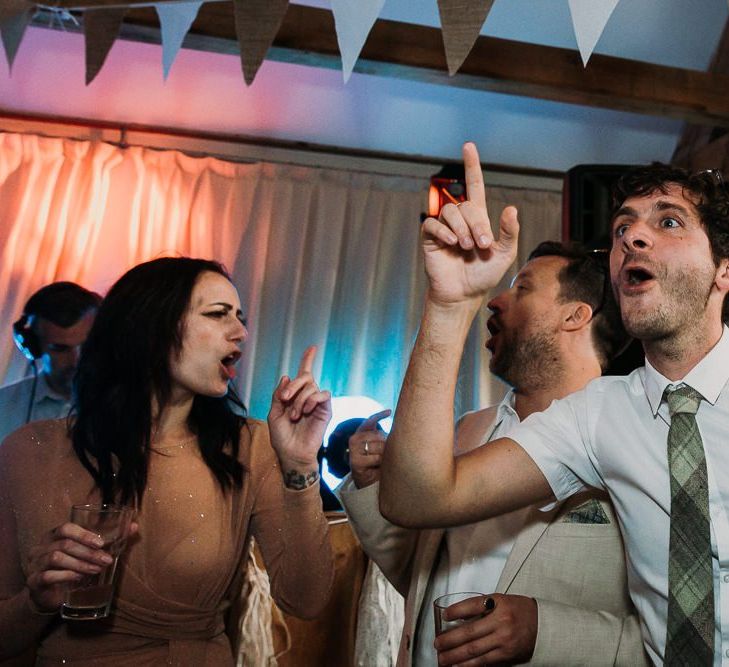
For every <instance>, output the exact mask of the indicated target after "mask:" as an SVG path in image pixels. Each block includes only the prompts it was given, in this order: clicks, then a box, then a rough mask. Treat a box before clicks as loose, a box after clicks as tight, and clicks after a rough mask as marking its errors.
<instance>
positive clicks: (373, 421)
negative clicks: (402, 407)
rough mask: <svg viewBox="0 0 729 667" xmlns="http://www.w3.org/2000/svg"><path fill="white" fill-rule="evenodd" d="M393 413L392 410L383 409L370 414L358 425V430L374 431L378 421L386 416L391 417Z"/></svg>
mask: <svg viewBox="0 0 729 667" xmlns="http://www.w3.org/2000/svg"><path fill="white" fill-rule="evenodd" d="M391 413H392V410H381V411H380V412H375V414H373V415H370V416H369V417H367V419H365V420H364V421H363V422H362V423H361V424H360V425H359V426H358V427H357V432H359V431H373V430H374V429H375V427H376V426H377V422H378V421H380V420H381V419H384V418H385V417H389V416H390V414H391Z"/></svg>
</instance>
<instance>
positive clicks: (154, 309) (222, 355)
mask: <svg viewBox="0 0 729 667" xmlns="http://www.w3.org/2000/svg"><path fill="white" fill-rule="evenodd" d="M246 335H247V331H246V328H245V325H244V322H243V320H242V318H241V310H240V301H239V298H238V294H237V292H236V290H235V288H234V287H233V285H232V284H231V282H230V280H229V278H228V276H227V274H226V273H225V271H224V269H223V268H222V267H221V266H220V265H219V264H217V263H215V262H211V261H206V260H198V259H190V258H163V259H157V260H153V261H151V262H146V263H144V264H140V265H139V266H137V267H135V268H133V269H131V270H130V271H128V272H127V273H126V274H125V275H124V276H122V278H121V279H120V280H119V281H118V282H117V283H116V284H115V285H114V286H113V287H112V288H111V290H110V292H109V294H108V295H107V297H106V299H105V300H104V302H103V304H102V306H101V308H100V309H99V313H98V315H97V317H96V321H95V323H94V326H93V328H92V330H91V333H90V335H89V338H88V340H87V342H86V344H85V346H84V348H83V351H82V355H81V360H80V362H79V368H78V372H77V376H76V382H75V396H76V401H75V412H74V413H73V415H72V417H71V418H70V419H69V420H68V422H67V421H66V420H56V421H44V422H35V423H31V424H29V425H27V426H25V427H23V428H22V429H19V430H18V431H15V432H14V433H13V434H11V435H10V436H8V438H7V439H6V440H5V441H4V442H3V443H2V445H1V446H0V663H1V662H2V661H3V660H11V661H12V660H14V661H15V664H23V660H26V661H27V660H28V658H27V656H28V655H29V654H30V653H32V652H33V651H35V652H36V655H37V658H36V664H39V665H105V666H121V665H134V666H135V667H142V666H144V665H180V666H182V665H189V666H191V667H192V666H194V667H213V666H215V667H219V666H226V665H233V664H234V662H235V660H234V657H233V651H232V648H231V643H230V641H229V639H228V634H226V621H227V620H229V619H228V616H229V614H228V612H229V610H230V608H231V606H236V605H238V603H239V598H240V596H241V588H242V575H243V565H244V563H245V559H246V556H247V552H248V545H249V541H250V538H251V536H253V537H255V538H256V541H257V542H258V544H259V547H260V550H261V552H262V554H263V557H264V560H265V564H266V569H267V571H268V574H269V577H270V579H271V593H272V595H273V597H274V599H275V600H276V602H277V603H278V604H279V606H280V607H281V608H283V609H284V610H285V611H287V612H289V613H292V614H295V615H299V616H302V617H312V616H314V615H316V614H317V613H318V611H319V610H320V609H321V608H322V607H323V605H324V604H325V602H326V599H327V596H328V592H329V589H330V586H331V581H332V576H333V565H332V558H331V552H330V548H329V543H328V539H327V524H326V519H325V517H324V515H323V513H322V510H321V501H320V499H319V491H318V484H317V482H318V473H317V460H316V453H317V450H318V448H319V446H320V444H321V441H322V436H323V433H324V429H325V427H326V424H327V422H328V420H329V418H330V416H331V408H330V401H329V394H328V392H323V391H320V390H319V388H318V387H317V385H316V383H315V382H314V380H313V377H312V374H311V368H312V364H313V358H314V354H315V350H314V348H310V349H308V350H307V351H306V352H305V353H304V356H303V358H302V361H301V365H300V367H299V371H298V374H297V375H296V377H294V378H289V377H287V376H284V377H283V378H281V381H280V383H279V385H278V386H277V387H276V389H275V391H274V393H273V397H272V402H271V410H270V412H269V415H268V424H266V423H264V422H260V421H257V420H254V419H249V418H245V417H243V416H241V415H242V414H243V412H242V411H241V409H240V408H242V406H241V404H240V401H238V400H237V398H236V396H235V393H234V391H233V389H232V387H231V383H230V380H231V379H232V378H233V377H234V376H235V371H234V368H233V366H234V364H235V362H236V361H237V360H238V358H239V356H240V351H239V347H240V345H241V343H243V341H244V340H245V338H246ZM102 501H103V502H112V501H113V502H117V503H122V504H126V505H132V506H134V507H135V508H136V520H135V523H134V524H133V526H132V532H133V535H132V537H130V539H129V543H128V546H127V549H126V552H125V554H124V556H123V558H122V561H121V565H120V576H119V579H118V582H117V591H116V596H115V600H114V606H113V609H112V614H111V615H110V616H109V617H108V618H106V619H103V620H95V621H66V620H63V619H61V618H60V615H59V613H58V610H59V607H60V605H61V604H62V601H63V596H64V590H65V587H66V585H67V584H68V583H69V582H70V583H72V582H74V581H77V580H78V579H80V578H81V577H82V576H83V575H84V574H87V573H89V572H94V571H97V570H98V568H99V567H101V566H103V565H104V564H105V562H106V561H107V560H108V554H106V553H105V552H104V551H103V549H101V548H100V547H99V546H98V545H97V544H96V542H95V540H96V539H97V538H96V536H95V535H93V534H92V533H91V532H89V531H86V530H84V529H82V528H81V527H80V526H78V525H75V524H72V523H70V522H69V516H70V508H71V506H72V505H73V504H78V503H87V502H102ZM19 656H26V657H25V658H23V657H19Z"/></svg>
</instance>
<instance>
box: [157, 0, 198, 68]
mask: <svg viewBox="0 0 729 667" xmlns="http://www.w3.org/2000/svg"><path fill="white" fill-rule="evenodd" d="M200 5H202V2H179V3H174V4H173V3H169V2H166V3H163V4H159V5H155V6H154V8H155V9H156V10H157V15H158V16H159V24H160V33H161V35H162V69H163V72H164V78H165V81H166V80H167V76H168V74H169V73H170V67H172V63H173V62H175V58H176V57H177V53H178V52H179V50H180V48H181V47H182V42H183V41H184V39H185V35H187V32H188V30H190V26H191V25H192V22H193V21H194V20H195V17H196V16H197V13H198V11H199V9H200Z"/></svg>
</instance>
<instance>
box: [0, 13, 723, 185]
mask: <svg viewBox="0 0 729 667" xmlns="http://www.w3.org/2000/svg"><path fill="white" fill-rule="evenodd" d="M299 4H305V5H310V6H313V7H321V8H327V9H328V8H329V7H330V5H329V2H328V0H304V1H303V2H302V1H301V0H299ZM728 15H729V7H728V4H727V1H726V0H681V2H666V1H665V0H622V1H621V2H620V3H619V4H618V6H617V8H616V10H615V12H614V13H613V15H612V17H611V19H610V21H609V23H608V24H607V27H606V29H605V31H604V33H603V35H602V37H601V39H600V41H599V42H598V44H597V47H596V50H595V53H598V54H603V55H607V56H615V57H619V58H628V59H631V60H640V61H644V62H650V63H654V64H659V65H666V66H670V67H677V68H681V69H691V70H698V71H705V70H706V69H707V68H708V66H709V64H710V62H711V59H712V55H713V53H714V51H715V49H716V47H717V44H718V43H719V40H720V38H721V35H722V31H723V29H724V25H725V24H726V22H727V16H728ZM381 18H384V19H390V20H395V21H402V22H407V23H415V24H421V25H427V26H434V27H437V26H439V24H440V22H439V17H438V10H437V3H436V0H386V2H385V6H384V9H383V12H382V14H381ZM482 34H483V35H488V36H491V37H499V38H504V39H509V40H515V41H519V42H528V43H533V44H542V45H546V46H550V47H560V48H568V49H576V42H575V37H574V33H573V28H572V22H571V19H570V13H569V7H568V2H567V0H496V1H495V3H494V5H493V7H492V10H491V13H490V14H489V17H488V19H487V21H486V24H485V25H484V28H483V29H482ZM589 68H590V63H588V70H589ZM656 85H657V86H660V85H661V84H660V82H656ZM727 95H729V90H727ZM0 109H2V110H4V111H6V112H13V113H28V114H40V115H51V116H60V117H65V118H87V119H91V120H96V121H105V122H113V123H122V124H136V125H149V126H154V127H164V128H179V129H183V130H185V131H192V132H206V133H207V132H211V133H224V134H235V135H246V136H253V137H260V138H262V139H264V138H265V139H274V140H281V141H290V142H305V143H309V144H317V145H324V146H332V147H336V148H338V149H345V150H363V151H373V152H384V153H396V154H406V155H414V156H427V157H429V158H438V159H446V158H457V157H458V155H459V152H460V145H461V143H462V142H463V141H465V140H474V141H476V142H477V144H478V146H479V148H480V150H481V154H482V158H483V160H484V161H486V162H489V163H494V164H501V165H510V166H514V167H527V168H536V169H545V170H557V171H562V170H566V169H568V168H570V167H572V166H574V165H576V164H584V163H639V162H646V161H651V160H668V159H670V157H671V155H672V153H673V151H674V149H675V147H676V144H677V142H678V140H679V138H680V136H681V133H682V130H683V122H682V121H681V120H678V119H674V118H668V117H665V116H661V115H652V114H651V115H645V114H637V113H628V112H623V111H614V110H608V109H604V108H596V107H594V106H590V107H588V106H578V105H575V104H566V103H562V102H555V101H548V100H542V99H535V98H528V97H517V96H514V95H506V94H502V93H495V92H487V91H482V90H475V89H467V88H460V87H456V86H450V85H439V84H436V83H428V82H424V81H417V80H412V79H409V78H402V77H400V76H388V75H380V74H378V75H371V74H362V73H358V72H357V71H355V73H354V74H353V75H352V77H351V79H350V80H349V82H348V83H347V84H346V85H345V84H344V83H343V81H342V74H341V71H338V70H335V69H330V68H324V67H311V66H305V65H298V64H291V63H285V62H273V61H266V62H264V64H263V66H262V67H261V69H260V71H259V72H258V75H257V77H256V80H255V82H254V83H253V85H252V86H251V87H250V88H247V87H246V86H245V83H244V81H243V78H242V75H241V72H240V61H239V59H238V57H237V56H236V55H226V54H222V53H212V52H204V51H195V50H190V49H183V50H182V51H181V52H180V54H179V55H178V57H177V60H176V61H175V63H174V65H173V67H172V71H171V73H170V76H169V78H168V80H167V82H163V80H162V68H161V49H160V47H159V46H157V45H154V44H145V43H139V42H130V41H123V40H120V41H118V42H117V43H116V44H115V46H114V47H113V49H112V51H111V53H110V55H109V57H108V59H107V61H106V64H105V65H104V68H103V69H102V71H101V73H100V74H99V76H98V77H97V78H96V80H94V81H93V82H92V84H91V85H90V86H88V87H86V86H85V85H84V44H83V37H82V36H81V35H80V34H78V33H74V32H60V31H56V30H47V29H42V28H38V27H32V28H29V30H28V32H27V34H26V37H25V40H24V41H23V43H22V45H21V47H20V50H19V52H18V56H17V58H16V61H15V64H14V68H13V73H12V76H10V74H9V72H8V69H7V65H6V64H5V62H4V60H3V61H2V64H0Z"/></svg>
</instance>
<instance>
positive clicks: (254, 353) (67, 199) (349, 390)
mask: <svg viewBox="0 0 729 667" xmlns="http://www.w3.org/2000/svg"><path fill="white" fill-rule="evenodd" d="M427 185H428V184H427V182H425V181H424V180H422V179H416V178H407V177H395V176H382V175H377V174H369V173H359V172H352V171H344V170H340V171H335V170H330V169H318V168H311V167H295V166H286V165H274V164H268V163H256V164H237V163H231V162H225V161H223V160H218V159H215V158H210V157H208V158H197V157H190V156H187V155H185V154H183V153H181V152H178V151H169V150H168V151H155V150H151V149H145V148H136V147H135V148H119V147H116V146H113V145H110V144H105V143H100V142H86V141H73V140H68V139H56V138H49V137H40V136H36V135H26V134H12V133H0V201H1V202H2V206H0V243H1V244H2V246H1V253H2V262H1V263H0V378H4V382H9V381H12V380H15V379H18V378H19V377H21V376H22V375H23V374H24V372H25V371H26V369H25V366H24V362H23V359H22V357H21V355H20V354H19V353H18V352H17V351H14V346H13V344H12V341H11V336H10V330H11V325H12V322H13V321H15V319H17V317H19V315H20V313H21V311H22V307H23V304H24V303H25V301H26V299H27V298H28V296H29V295H30V294H31V293H32V292H33V291H35V290H36V289H38V288H39V287H41V286H42V285H44V284H47V283H49V282H52V281H54V280H73V281H76V282H79V283H81V284H83V285H84V286H86V287H89V288H91V289H95V290H97V291H99V292H102V293H103V292H105V291H106V290H107V289H108V287H109V286H110V285H111V284H112V283H113V282H114V280H115V279H116V278H117V277H118V276H119V275H120V274H121V273H122V272H123V271H125V270H126V269H128V268H129V267H131V266H133V265H134V264H136V263H138V262H141V261H144V260H147V259H150V258H153V257H156V256H160V255H163V254H183V255H191V256H199V257H212V258H215V259H218V260H220V261H222V262H223V263H224V264H225V265H226V266H227V267H228V268H229V269H230V270H231V272H232V274H233V277H234V282H235V284H236V286H237V287H238V290H239V292H240V295H241V301H242V303H243V308H244V310H245V311H246V315H247V316H248V321H249V330H250V338H249V340H248V342H247V344H246V346H245V348H244V356H243V359H242V362H241V369H240V370H241V372H240V374H239V380H238V383H239V390H240V392H241V395H242V397H243V399H244V401H245V402H246V403H247V405H249V407H250V411H251V414H252V415H254V416H258V417H265V414H266V412H267V408H268V404H269V401H270V392H271V391H272V389H273V387H274V385H275V382H276V380H277V379H278V377H279V376H280V374H282V373H290V372H295V370H296V367H297V365H298V360H299V357H300V355H301V353H302V352H303V350H304V349H305V347H306V346H307V345H308V344H310V343H315V344H317V345H319V346H320V351H319V355H318V358H317V368H316V371H317V373H318V374H319V377H320V381H321V384H322V386H324V387H327V388H329V389H331V390H332V391H333V393H334V394H335V395H344V394H364V395H367V396H370V397H372V398H374V399H376V400H378V401H379V402H380V403H382V404H384V405H385V406H387V407H394V405H395V401H396V398H397V393H398V391H399V386H400V382H401V379H402V375H403V373H404V370H405V367H406V364H407V358H408V354H409V351H410V348H411V346H412V342H413V339H414V337H415V334H416V332H417V326H418V322H419V316H420V308H421V304H422V295H423V289H424V282H425V281H424V275H423V269H422V261H421V258H420V251H419V243H418V235H419V219H420V213H421V211H423V210H425V206H426V191H427ZM490 201H491V206H492V211H494V212H496V211H499V212H500V210H501V208H502V207H503V206H504V205H505V204H506V203H512V204H516V205H517V206H518V207H519V208H520V213H521V220H522V229H523V232H522V242H521V253H522V257H523V254H524V253H526V252H528V250H529V249H531V247H533V245H535V244H536V242H537V241H539V240H542V239H544V238H558V237H559V211H560V202H559V195H556V194H554V193H543V192H530V191H525V190H513V191H510V190H504V189H501V188H493V189H492V190H491V191H490ZM485 319H486V318H485V317H483V316H482V317H480V318H479V321H478V322H477V325H476V328H475V329H474V331H473V332H472V335H471V338H470V339H469V344H468V347H467V350H466V355H465V360H464V364H463V369H462V377H461V382H460V384H459V395H458V402H457V406H456V411H457V412H461V411H462V410H465V409H471V408H473V407H476V406H477V405H479V404H484V403H487V402H491V401H492V400H495V399H498V398H499V395H500V393H501V392H503V388H500V387H499V386H498V384H494V383H492V381H491V379H490V378H489V376H488V373H487V364H488V359H487V358H486V355H484V354H483V353H482V349H481V348H482V343H481V341H482V340H483V331H484V323H485ZM2 332H5V333H2Z"/></svg>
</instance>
